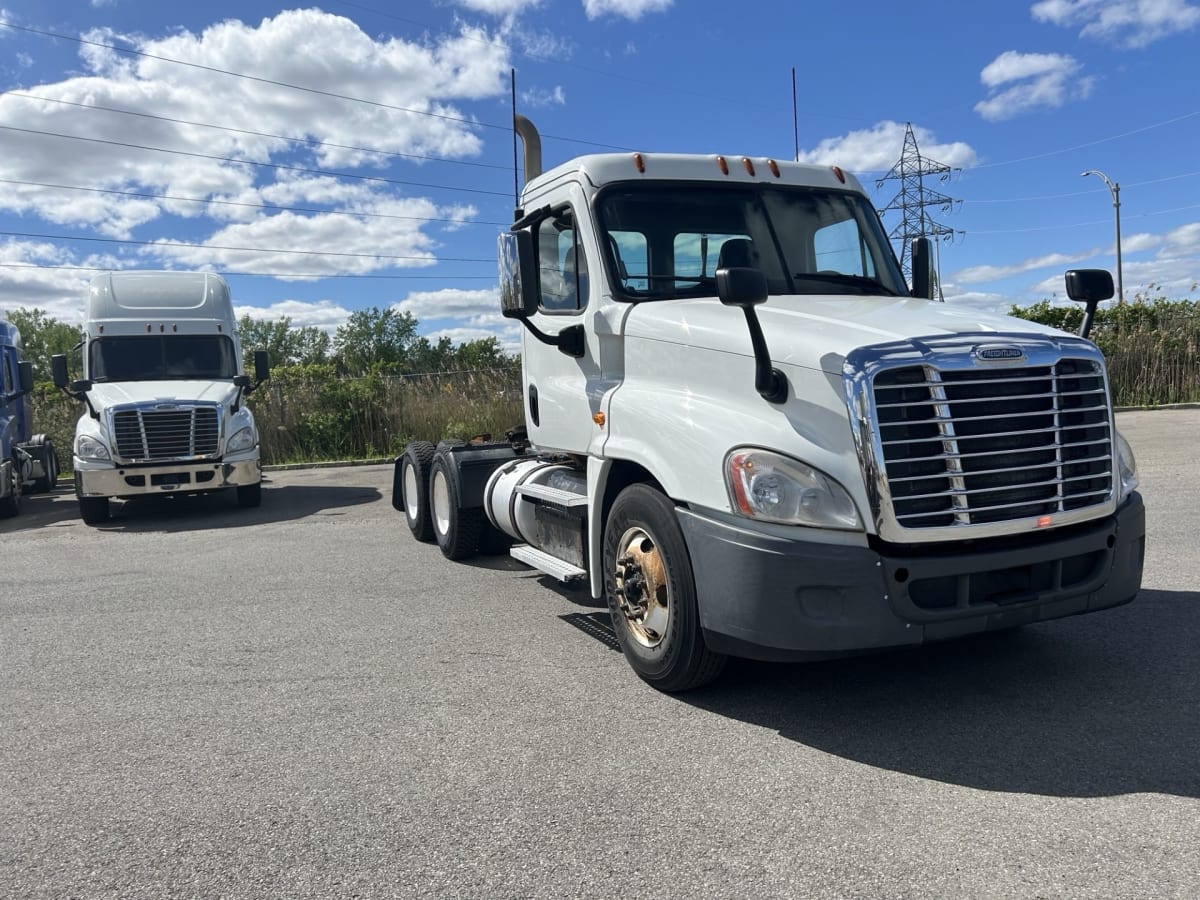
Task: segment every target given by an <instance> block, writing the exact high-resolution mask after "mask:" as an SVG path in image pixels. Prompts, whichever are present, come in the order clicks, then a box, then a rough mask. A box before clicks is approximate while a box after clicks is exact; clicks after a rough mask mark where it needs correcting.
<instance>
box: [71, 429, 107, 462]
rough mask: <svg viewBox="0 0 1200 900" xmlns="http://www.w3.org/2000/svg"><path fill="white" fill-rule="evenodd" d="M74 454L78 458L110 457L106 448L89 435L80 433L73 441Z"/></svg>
mask: <svg viewBox="0 0 1200 900" xmlns="http://www.w3.org/2000/svg"><path fill="white" fill-rule="evenodd" d="M75 455H76V456H78V457H79V458H80V459H112V457H111V456H110V455H109V453H108V448H107V447H105V446H104V444H102V443H101V442H100V441H98V440H96V438H94V437H92V436H91V435H87V434H82V435H80V436H79V438H78V439H76V441H75Z"/></svg>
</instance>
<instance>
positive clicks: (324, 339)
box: [238, 315, 332, 370]
mask: <svg viewBox="0 0 1200 900" xmlns="http://www.w3.org/2000/svg"><path fill="white" fill-rule="evenodd" d="M238 336H239V337H240V339H241V342H242V354H243V355H244V356H245V367H246V369H247V370H250V369H252V368H253V365H254V364H253V359H254V351H255V350H266V351H267V358H268V359H269V360H270V362H271V367H272V368H279V367H280V366H305V365H319V364H321V363H324V362H327V361H328V360H329V348H330V345H331V343H332V339H331V338H330V337H329V335H328V334H327V333H326V332H324V331H322V330H321V329H320V328H316V327H314V326H312V325H305V326H303V327H302V328H295V327H293V326H292V320H291V319H290V318H288V317H287V316H283V317H281V318H279V319H254V318H251V317H250V316H248V315H246V316H242V318H241V319H239V320H238Z"/></svg>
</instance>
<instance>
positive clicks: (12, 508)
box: [0, 459, 21, 519]
mask: <svg viewBox="0 0 1200 900" xmlns="http://www.w3.org/2000/svg"><path fill="white" fill-rule="evenodd" d="M9 472H10V475H9V479H8V496H7V497H5V498H3V499H0V519H11V518H13V516H15V515H17V514H18V513H20V511H21V469H20V467H19V466H18V465H17V461H16V460H15V459H14V460H12V466H10V468H9Z"/></svg>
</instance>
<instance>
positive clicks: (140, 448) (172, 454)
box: [113, 406, 220, 462]
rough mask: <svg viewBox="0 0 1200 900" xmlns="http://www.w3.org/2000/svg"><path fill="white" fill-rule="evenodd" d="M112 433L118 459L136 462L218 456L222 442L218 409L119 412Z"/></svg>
mask: <svg viewBox="0 0 1200 900" xmlns="http://www.w3.org/2000/svg"><path fill="white" fill-rule="evenodd" d="M113 433H114V437H115V438H116V444H117V455H118V456H119V457H121V458H122V459H126V460H130V461H133V462H152V461H159V460H178V459H195V458H197V457H206V456H215V455H216V454H217V449H218V444H219V441H220V425H219V423H218V419H217V408H216V407H215V406H199V407H195V408H190V409H165V410H157V409H124V410H119V411H117V412H116V413H114V414H113Z"/></svg>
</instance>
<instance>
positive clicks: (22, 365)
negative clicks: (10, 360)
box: [17, 359, 33, 394]
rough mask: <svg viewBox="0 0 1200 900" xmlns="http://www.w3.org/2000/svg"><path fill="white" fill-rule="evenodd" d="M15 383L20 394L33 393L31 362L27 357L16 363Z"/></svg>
mask: <svg viewBox="0 0 1200 900" xmlns="http://www.w3.org/2000/svg"><path fill="white" fill-rule="evenodd" d="M17 383H18V385H20V388H21V393H22V394H32V393H33V363H31V362H30V361H29V360H27V359H23V360H21V361H20V362H19V363H17Z"/></svg>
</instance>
